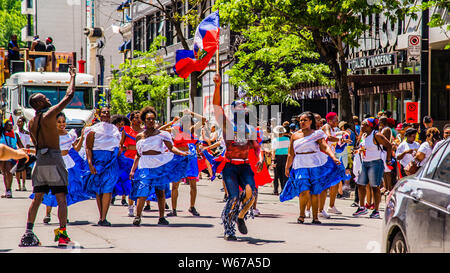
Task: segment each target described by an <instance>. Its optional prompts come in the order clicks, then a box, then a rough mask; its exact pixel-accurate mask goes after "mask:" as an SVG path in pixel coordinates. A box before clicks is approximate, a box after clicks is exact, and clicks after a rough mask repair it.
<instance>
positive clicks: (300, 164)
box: [292, 130, 328, 169]
mask: <svg viewBox="0 0 450 273" xmlns="http://www.w3.org/2000/svg"><path fill="white" fill-rule="evenodd" d="M322 138H324V139H325V138H327V135H326V134H325V133H324V132H323V131H322V130H316V131H314V133H312V134H311V135H309V136H306V137H303V138H300V139H296V140H294V143H293V146H294V152H295V157H294V162H293V165H292V168H293V169H299V168H313V167H319V166H322V165H324V164H325V163H327V160H328V156H327V155H326V154H325V153H323V152H321V151H320V146H319V144H318V143H317V141H318V140H319V139H322ZM310 152H312V153H310ZM298 153H308V154H298Z"/></svg>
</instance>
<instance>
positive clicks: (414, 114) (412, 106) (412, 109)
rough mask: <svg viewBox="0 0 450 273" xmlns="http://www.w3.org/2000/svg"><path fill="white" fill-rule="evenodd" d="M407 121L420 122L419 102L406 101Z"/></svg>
mask: <svg viewBox="0 0 450 273" xmlns="http://www.w3.org/2000/svg"><path fill="white" fill-rule="evenodd" d="M406 122H407V123H419V103H418V102H407V103H406Z"/></svg>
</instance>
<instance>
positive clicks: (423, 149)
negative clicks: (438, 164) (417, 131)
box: [417, 141, 433, 166]
mask: <svg viewBox="0 0 450 273" xmlns="http://www.w3.org/2000/svg"><path fill="white" fill-rule="evenodd" d="M432 151H433V150H432V149H431V147H430V144H429V143H428V142H427V141H425V142H424V143H422V144H421V145H420V147H419V150H418V151H417V152H421V153H423V154H425V158H424V159H423V160H422V162H420V166H424V165H425V164H426V163H427V161H428V159H429V158H430V155H431V152H432Z"/></svg>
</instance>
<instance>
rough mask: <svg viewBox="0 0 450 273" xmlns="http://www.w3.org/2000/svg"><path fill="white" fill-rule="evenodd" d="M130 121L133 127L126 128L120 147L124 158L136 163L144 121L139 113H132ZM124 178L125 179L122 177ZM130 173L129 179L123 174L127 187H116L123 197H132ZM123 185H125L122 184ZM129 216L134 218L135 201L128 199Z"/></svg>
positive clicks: (122, 178) (124, 203)
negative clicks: (137, 141)
mask: <svg viewBox="0 0 450 273" xmlns="http://www.w3.org/2000/svg"><path fill="white" fill-rule="evenodd" d="M130 121H131V126H124V127H123V131H122V139H121V140H120V146H121V147H122V151H124V152H123V156H125V157H126V158H129V159H132V160H133V161H134V159H135V157H136V153H137V152H136V136H137V135H138V134H139V133H142V132H143V131H144V128H142V121H141V117H140V112H139V111H133V112H131V113H130ZM122 176H123V177H122ZM128 176H129V173H128V174H127V177H125V174H124V172H123V173H122V174H121V178H120V180H125V178H126V179H127V181H126V187H121V188H119V187H118V186H119V185H121V183H117V185H116V189H115V191H116V193H118V194H119V193H121V194H123V195H128V196H129V195H130V192H131V181H130V180H129V179H128ZM122 185H123V183H122ZM122 205H126V202H124V199H122ZM128 216H130V217H133V216H134V201H133V199H131V198H129V197H128Z"/></svg>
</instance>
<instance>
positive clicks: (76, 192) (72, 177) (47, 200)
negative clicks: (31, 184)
mask: <svg viewBox="0 0 450 273" xmlns="http://www.w3.org/2000/svg"><path fill="white" fill-rule="evenodd" d="M56 123H57V124H56V129H57V130H58V134H59V146H60V149H61V155H62V157H63V161H64V165H65V166H66V169H67V172H68V174H69V175H68V179H69V180H68V181H69V182H68V186H67V191H68V193H67V195H66V201H67V206H70V205H72V204H75V203H78V202H80V201H84V200H89V199H90V196H89V195H88V194H86V193H85V192H84V190H83V182H82V180H81V170H82V169H83V167H82V165H83V163H82V162H83V159H82V158H81V156H80V155H79V154H78V151H79V150H80V148H81V144H82V143H83V132H81V138H80V139H79V140H77V137H78V136H77V133H76V132H75V130H74V129H72V130H70V131H69V132H67V130H66V116H65V115H64V114H63V113H62V112H61V113H59V114H58V115H57V116H56ZM34 196H35V195H34V194H32V195H30V198H31V199H33V198H34ZM42 203H43V204H45V205H46V206H47V208H46V214H45V217H44V219H43V222H44V223H45V224H48V223H49V222H50V220H51V217H50V214H51V212H52V207H57V206H58V202H57V200H56V196H55V195H53V194H52V192H51V190H50V192H49V193H48V194H46V195H44V199H43V201H42ZM67 222H69V220H67Z"/></svg>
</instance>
